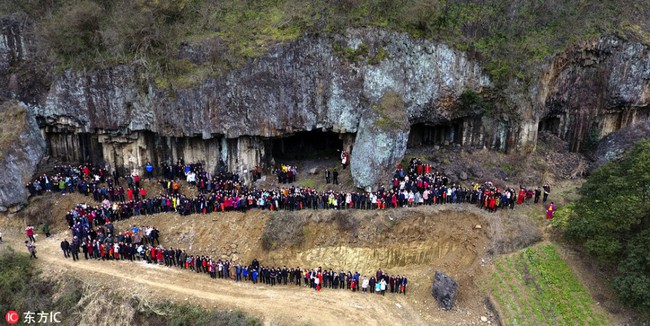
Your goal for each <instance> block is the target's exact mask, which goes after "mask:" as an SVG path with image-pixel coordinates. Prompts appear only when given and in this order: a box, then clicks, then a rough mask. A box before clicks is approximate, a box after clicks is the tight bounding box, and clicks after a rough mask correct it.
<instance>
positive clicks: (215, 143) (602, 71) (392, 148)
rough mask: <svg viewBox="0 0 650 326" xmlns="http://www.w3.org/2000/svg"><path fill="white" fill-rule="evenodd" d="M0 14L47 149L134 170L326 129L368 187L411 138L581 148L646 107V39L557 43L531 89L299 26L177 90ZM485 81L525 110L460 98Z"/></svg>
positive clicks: (376, 41)
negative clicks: (51, 43) (63, 51)
mask: <svg viewBox="0 0 650 326" xmlns="http://www.w3.org/2000/svg"><path fill="white" fill-rule="evenodd" d="M0 23H1V24H2V25H3V27H4V28H3V29H2V35H1V37H0V86H1V87H2V90H1V92H0V94H1V96H2V97H4V98H13V99H18V100H20V101H22V102H25V103H28V104H29V107H30V109H31V111H32V112H33V113H34V115H35V116H36V119H37V121H38V124H39V127H40V129H41V132H42V134H43V136H44V138H45V140H46V144H47V151H48V153H49V154H50V155H51V156H53V157H55V158H59V159H63V160H67V161H94V162H106V163H107V164H108V165H109V166H111V167H112V168H124V169H126V170H129V171H130V170H140V171H141V169H142V168H143V166H144V165H145V163H146V162H147V161H150V162H152V163H153V164H154V165H156V164H159V163H161V162H162V161H166V160H176V159H177V158H181V157H183V158H185V160H186V161H204V162H205V163H206V166H208V167H209V168H211V169H214V168H216V167H217V166H219V165H220V164H223V165H226V166H227V167H228V168H229V169H230V170H234V171H238V172H240V173H244V178H246V175H245V172H246V171H248V170H249V169H250V168H252V167H253V166H255V165H257V164H263V165H264V164H269V163H271V162H276V163H279V162H278V160H281V159H282V158H280V157H273V151H272V143H273V140H274V139H277V138H279V137H288V136H291V135H294V134H295V133H297V132H315V131H324V132H328V133H332V134H335V135H338V137H339V138H340V139H342V143H343V146H344V147H345V148H346V149H351V150H352V153H351V169H352V175H353V177H354V181H355V184H356V185H357V186H359V187H372V186H376V185H377V184H378V183H379V182H381V181H383V176H380V175H379V174H378V172H377V171H385V170H387V169H389V168H391V167H392V166H393V165H394V164H395V163H396V162H398V161H399V160H401V158H402V157H403V155H404V152H405V150H406V148H407V147H408V146H419V145H426V144H439V145H448V144H460V145H462V146H472V147H480V148H482V147H487V148H492V149H495V150H530V149H532V148H534V145H535V142H536V139H537V132H538V130H547V131H551V132H553V133H555V134H556V135H558V136H559V137H561V138H562V139H565V140H567V141H569V142H570V144H571V149H572V150H574V151H579V150H582V149H584V148H585V146H587V145H590V144H591V143H593V142H594V141H597V140H598V139H600V138H601V137H604V136H605V135H606V134H608V133H610V132H612V131H615V130H617V129H620V128H622V127H625V126H627V125H631V124H634V123H635V122H637V121H640V120H645V119H647V118H648V114H649V113H648V112H649V111H648V98H649V97H650V85H649V83H650V51H648V47H647V46H645V45H642V44H639V43H634V42H628V41H625V40H621V39H619V38H616V37H603V38H600V39H598V40H593V41H590V42H586V43H583V44H579V45H576V46H575V47H574V48H573V49H571V50H569V51H567V52H565V53H562V54H560V55H558V56H557V57H556V58H555V59H554V60H553V61H552V62H551V63H550V64H549V66H548V67H547V69H545V72H544V73H543V74H542V76H541V78H540V79H539V81H538V82H537V83H536V84H534V86H532V87H531V88H530V89H531V91H530V92H529V93H516V92H515V91H511V90H509V89H495V88H494V86H493V85H492V83H491V81H490V78H489V76H487V75H486V74H485V73H484V71H483V69H482V67H481V66H480V64H479V63H478V62H477V61H475V60H471V59H470V58H469V57H468V55H467V54H465V53H463V52H459V51H457V50H454V49H451V48H449V47H448V46H446V45H444V44H440V43H436V42H432V41H427V40H421V39H414V38H412V37H410V36H409V35H406V34H402V33H398V32H393V31H387V30H381V29H374V28H368V29H357V30H349V31H348V32H347V33H346V34H345V35H338V36H331V35H330V36H322V35H321V36H315V35H309V36H304V37H302V38H299V39H297V40H294V41H292V42H288V43H285V44H280V45H277V46H275V47H274V48H272V49H271V50H270V51H269V52H268V53H267V54H265V55H264V56H262V57H260V58H257V59H254V60H250V61H249V62H248V63H246V64H245V65H243V66H241V67H238V68H235V69H232V70H230V71H228V72H225V73H223V74H222V75H220V76H219V77H217V78H208V79H207V80H205V81H203V82H200V83H198V84H196V85H194V86H191V87H188V88H184V89H179V88H174V87H170V86H164V85H162V86H161V83H156V82H155V78H154V77H153V76H151V75H150V74H149V73H147V71H146V69H145V68H144V67H142V66H141V65H140V64H139V63H137V62H136V63H133V64H130V65H122V66H116V67H112V68H108V69H103V70H96V71H88V72H79V71H71V70H67V71H63V72H61V73H53V72H52V71H53V70H50V71H49V73H47V74H43V73H42V72H40V71H39V70H38V69H37V68H30V67H38V65H36V64H34V63H35V61H36V59H34V58H35V56H36V54H35V53H32V51H36V50H34V46H33V44H34V41H33V40H30V39H29V35H30V33H29V32H28V31H29V29H30V28H31V26H30V25H29V24H25V23H18V22H16V21H15V20H5V21H3V22H0ZM212 43H215V42H212ZM216 43H218V42H216ZM206 44H211V42H203V43H199V44H185V45H183V47H182V48H181V50H180V51H179V56H180V57H182V58H186V59H187V60H190V61H192V62H195V63H200V62H202V61H204V60H208V59H206V58H207V57H208V56H207V55H202V54H204V53H207V52H208V51H209V50H210V49H209V48H206V46H208V47H209V45H206ZM47 76H52V77H51V80H50V79H48V77H47ZM42 85H46V86H45V87H43V86H42ZM526 92H528V91H526ZM488 93H489V94H491V96H492V98H505V99H509V101H511V102H512V103H506V104H504V103H495V105H497V106H499V105H504V106H505V105H509V106H511V107H515V108H516V110H515V112H516V113H515V114H512V115H510V116H508V115H503V114H493V113H494V112H490V111H489V110H486V108H484V107H480V106H479V107H477V106H476V105H462V103H461V102H462V101H459V98H462V96H463V95H464V94H469V95H472V94H473V95H474V96H479V97H480V96H482V94H488ZM476 94H478V95H476ZM495 94H496V96H494V95H495ZM469 97H470V98H471V97H472V96H469ZM388 100H389V101H388ZM387 103H389V104H387Z"/></svg>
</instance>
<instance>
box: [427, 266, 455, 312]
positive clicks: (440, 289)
mask: <svg viewBox="0 0 650 326" xmlns="http://www.w3.org/2000/svg"><path fill="white" fill-rule="evenodd" d="M431 293H432V294H433V297H434V298H436V301H438V304H439V305H440V307H442V308H444V309H447V310H449V309H451V308H453V307H454V302H455V301H456V294H457V293H458V283H457V282H456V280H454V279H453V278H451V277H450V276H449V275H447V274H445V273H442V272H438V271H436V275H435V277H434V279H433V289H432V291H431Z"/></svg>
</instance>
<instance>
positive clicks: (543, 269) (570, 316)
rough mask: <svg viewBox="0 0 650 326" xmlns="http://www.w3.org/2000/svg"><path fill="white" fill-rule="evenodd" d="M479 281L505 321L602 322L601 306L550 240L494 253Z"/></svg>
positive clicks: (509, 322) (605, 317) (605, 318)
mask: <svg viewBox="0 0 650 326" xmlns="http://www.w3.org/2000/svg"><path fill="white" fill-rule="evenodd" d="M494 266H495V270H494V272H493V273H492V274H491V275H489V276H488V277H487V279H484V280H482V281H481V282H480V284H481V286H482V287H483V288H484V289H485V290H486V291H487V292H488V293H489V294H490V295H491V297H492V298H493V299H494V300H495V301H496V303H497V305H498V307H499V311H500V314H501V318H502V320H503V321H504V322H505V323H506V324H509V325H539V324H547V325H575V324H578V325H605V324H608V323H609V321H608V319H607V315H606V314H605V312H604V311H603V310H602V308H600V307H597V305H596V303H595V302H594V300H593V299H592V297H591V296H590V295H589V292H587V291H586V290H585V288H584V286H583V285H582V284H581V283H580V281H579V280H578V278H577V277H576V275H575V274H573V272H572V271H571V269H570V268H569V266H568V265H567V263H566V262H565V261H564V260H563V259H562V257H560V255H559V253H558V251H557V248H556V246H555V245H553V244H542V245H538V246H534V247H529V248H526V249H524V250H521V251H519V252H517V253H514V254H512V255H507V256H501V257H498V258H497V259H496V260H495V262H494Z"/></svg>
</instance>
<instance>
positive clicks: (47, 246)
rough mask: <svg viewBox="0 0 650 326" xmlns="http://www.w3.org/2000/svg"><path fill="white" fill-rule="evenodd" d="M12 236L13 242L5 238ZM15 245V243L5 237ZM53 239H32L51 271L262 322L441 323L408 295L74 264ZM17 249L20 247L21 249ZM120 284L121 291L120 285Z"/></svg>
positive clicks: (126, 265) (140, 265)
mask: <svg viewBox="0 0 650 326" xmlns="http://www.w3.org/2000/svg"><path fill="white" fill-rule="evenodd" d="M11 240H14V241H11ZM11 240H10V243H11V244H12V245H14V246H15V248H20V243H19V242H18V241H16V240H15V238H14V239H11ZM60 240H61V239H59V238H58V237H53V238H49V239H41V240H40V241H38V242H37V245H38V249H39V252H38V256H39V260H38V262H39V264H41V266H42V267H43V268H45V269H50V270H53V271H54V272H59V271H60V272H67V273H70V272H73V273H74V274H75V275H77V276H79V277H80V278H81V279H82V280H83V281H84V282H86V283H91V284H97V285H103V286H108V287H111V288H116V287H117V290H122V291H127V293H128V292H129V291H130V290H129V289H137V290H136V291H137V292H139V293H142V290H144V293H146V295H145V296H148V297H150V296H149V294H151V293H155V294H156V295H155V297H156V298H157V299H170V300H172V301H176V302H191V303H196V304H200V305H203V306H205V307H209V308H213V307H216V308H219V309H239V310H242V311H244V312H247V313H250V314H253V315H256V316H258V317H260V318H261V319H262V320H263V321H264V323H265V324H267V325H270V324H301V325H302V324H314V325H315V324H320V325H335V324H338V325H341V324H344V325H352V324H361V325H405V324H408V325H431V324H436V323H443V321H442V320H435V319H433V320H432V318H431V317H430V316H422V315H420V313H418V312H417V310H416V309H415V307H414V305H413V303H412V302H411V300H412V299H411V298H410V297H408V296H406V297H405V296H398V295H391V294H387V295H386V296H385V297H380V296H378V295H371V294H366V295H363V294H359V293H352V292H349V291H341V290H336V291H334V290H323V291H321V292H315V291H313V290H309V289H306V288H297V287H295V286H276V287H269V286H266V285H264V286H256V285H253V284H250V283H235V282H232V281H226V280H212V279H210V278H209V277H208V276H207V275H197V274H196V273H192V272H189V271H182V270H178V269H175V268H172V269H169V268H166V267H162V266H157V265H148V264H146V263H144V262H133V263H132V262H126V261H117V262H102V261H92V260H89V261H86V260H84V259H83V258H82V260H81V261H78V262H74V261H72V260H71V259H65V258H64V257H63V255H62V254H61V251H60V249H59V247H58V244H59V242H60ZM21 249H22V248H21ZM120 288H121V289H120Z"/></svg>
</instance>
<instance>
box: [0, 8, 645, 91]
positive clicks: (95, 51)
mask: <svg viewBox="0 0 650 326" xmlns="http://www.w3.org/2000/svg"><path fill="white" fill-rule="evenodd" d="M17 3H18V4H17ZM649 12H650V3H649V2H647V1H644V0H630V1H627V0H607V1H587V0H579V1H555V0H543V1H516V2H512V1H504V0H482V1H476V0H395V1H385V0H329V1H327V0H312V1H302V0H242V1H234V0H231V1H215V0H180V1H176V0H160V1H146V0H135V1H124V0H122V1H105V0H83V1H72V0H64V1H58V2H50V1H42V0H25V1H21V2H7V3H3V4H0V14H1V15H8V14H11V13H22V14H24V15H27V16H30V17H31V18H32V19H34V20H36V26H37V28H36V31H37V35H38V36H41V37H42V38H41V40H44V41H45V42H44V45H45V46H47V47H49V48H50V49H52V50H53V53H54V58H53V59H54V60H55V62H57V63H59V64H60V65H61V66H64V67H65V66H67V67H98V66H106V65H113V64H116V63H121V62H131V61H133V60H134V59H139V60H141V62H146V63H147V64H146V65H145V66H147V67H148V69H150V70H152V71H153V72H155V73H157V74H158V75H159V76H160V78H158V79H157V81H158V83H159V85H160V86H169V85H170V82H171V83H173V84H174V85H175V86H179V87H185V86H191V85H192V83H194V82H196V81H199V80H201V79H203V78H205V77H207V76H211V75H217V74H219V73H221V72H222V71H224V70H226V69H230V68H232V67H235V66H238V65H240V64H242V63H243V62H245V61H246V60H248V59H250V58H255V57H258V56H260V55H262V54H264V53H265V52H266V51H267V50H268V48H269V47H270V46H272V45H274V44H278V43H281V42H285V41H288V40H292V39H295V38H296V37H298V36H300V35H302V34H304V33H323V32H325V33H339V32H342V31H344V30H345V29H346V28H347V27H362V26H379V27H387V28H391V29H395V30H399V31H405V32H408V33H410V34H411V35H414V36H416V37H423V38H429V39H438V40H442V41H444V42H446V43H449V44H450V45H452V46H454V47H456V48H458V49H461V50H467V51H469V52H470V53H475V54H476V55H477V57H478V58H480V59H482V60H483V61H484V63H485V66H486V67H487V69H488V70H489V72H490V73H491V74H492V75H493V76H494V78H495V80H496V81H497V82H506V81H508V80H509V79H511V78H513V77H518V78H522V79H523V80H530V77H532V76H535V73H536V72H537V71H538V70H539V66H540V64H541V63H544V62H547V61H548V60H549V59H550V58H551V57H552V56H553V55H554V54H556V53H558V52H560V51H562V50H564V49H565V48H566V47H568V46H570V45H572V44H575V43H576V42H578V41H581V40H585V39H588V38H592V37H595V36H598V35H603V34H607V33H616V34H619V35H627V36H632V37H634V38H635V39H637V40H640V41H643V42H649V41H650V36H649V35H650V34H648V31H650V23H648V21H650V20H649V19H647V17H646V16H647V15H648V13H649ZM215 39H217V40H218V41H217V42H216V45H215V43H212V45H215V46H214V47H213V49H215V50H214V53H209V54H208V55H207V57H208V58H207V60H205V62H203V63H198V64H197V63H196V62H195V63H192V62H189V61H188V60H183V59H179V58H178V56H177V54H178V49H179V45H180V44H182V43H183V42H189V43H197V44H200V43H202V42H205V41H206V40H215ZM73 49H77V50H78V51H72V50H73Z"/></svg>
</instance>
